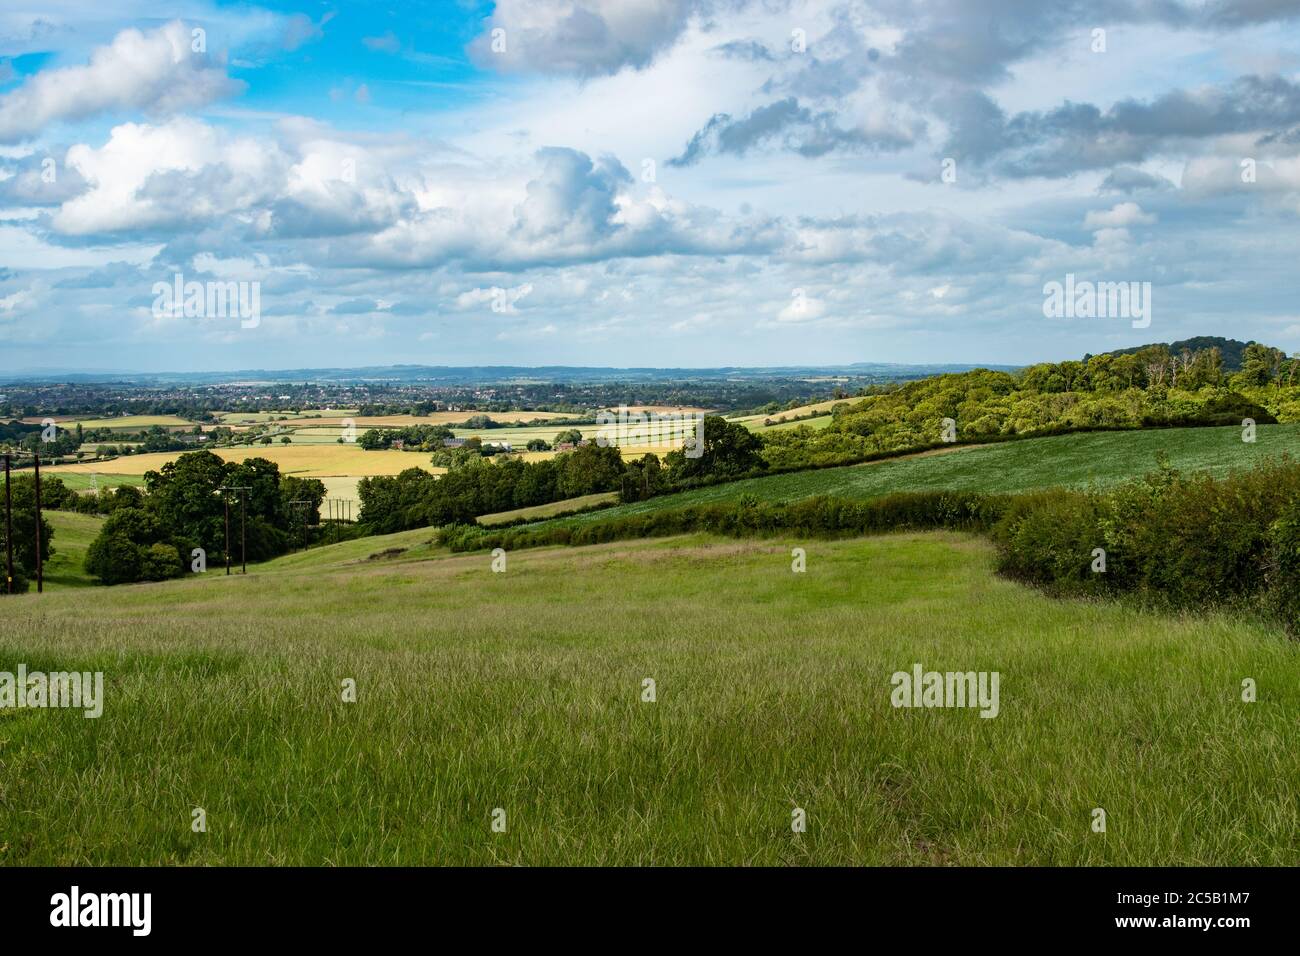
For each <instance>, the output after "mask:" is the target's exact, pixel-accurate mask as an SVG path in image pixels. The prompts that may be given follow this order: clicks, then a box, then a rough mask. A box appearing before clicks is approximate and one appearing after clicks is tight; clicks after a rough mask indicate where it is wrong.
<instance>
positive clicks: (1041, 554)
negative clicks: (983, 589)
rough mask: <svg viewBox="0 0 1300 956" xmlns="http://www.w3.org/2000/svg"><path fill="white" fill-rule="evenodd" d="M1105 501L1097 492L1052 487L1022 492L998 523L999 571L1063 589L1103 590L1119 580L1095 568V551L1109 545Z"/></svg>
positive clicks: (995, 533) (994, 533)
mask: <svg viewBox="0 0 1300 956" xmlns="http://www.w3.org/2000/svg"><path fill="white" fill-rule="evenodd" d="M1102 514H1103V509H1102V504H1101V501H1100V499H1099V498H1098V497H1097V496H1095V495H1090V494H1085V493H1082V492H1077V491H1065V490H1062V489H1051V490H1048V491H1041V492H1034V493H1031V494H1026V495H1020V496H1018V497H1017V498H1016V499H1015V501H1014V502H1012V503H1011V505H1010V506H1009V507H1008V508H1007V511H1006V514H1004V515H1003V517H1002V519H1001V520H1000V521H999V522H998V523H997V524H996V525H995V526H994V527H993V529H992V537H993V541H994V543H995V544H996V545H997V548H998V570H999V571H1001V572H1002V573H1003V574H1006V575H1007V576H1008V577H1012V578H1015V579H1017V580H1020V581H1025V582H1027V583H1029V584H1035V585H1038V586H1039V587H1049V588H1052V589H1055V590H1059V591H1062V592H1077V593H1088V592H1095V591H1103V590H1106V589H1107V588H1109V587H1110V586H1111V584H1112V582H1113V581H1114V580H1115V577H1114V575H1113V574H1112V573H1111V572H1112V571H1113V569H1112V568H1111V566H1110V563H1111V559H1110V555H1109V553H1108V554H1107V555H1106V565H1105V568H1106V572H1107V573H1098V572H1095V571H1093V570H1092V569H1093V567H1094V566H1095V565H1096V558H1097V555H1095V554H1094V551H1095V549H1097V548H1102V547H1105V545H1106V538H1105V533H1104V531H1103V530H1102V523H1101V519H1102Z"/></svg>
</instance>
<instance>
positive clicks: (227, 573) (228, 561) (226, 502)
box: [221, 489, 230, 577]
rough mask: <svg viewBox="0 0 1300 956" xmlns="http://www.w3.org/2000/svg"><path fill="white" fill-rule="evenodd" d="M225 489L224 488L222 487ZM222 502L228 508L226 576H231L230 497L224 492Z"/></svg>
mask: <svg viewBox="0 0 1300 956" xmlns="http://www.w3.org/2000/svg"><path fill="white" fill-rule="evenodd" d="M222 490H223V491H224V489H222ZM221 503H222V505H224V506H225V509H226V548H225V551H226V577H229V576H230V499H229V498H227V497H226V496H225V495H224V494H223V495H222V496H221Z"/></svg>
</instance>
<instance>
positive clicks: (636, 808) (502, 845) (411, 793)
mask: <svg viewBox="0 0 1300 956" xmlns="http://www.w3.org/2000/svg"><path fill="white" fill-rule="evenodd" d="M429 537H430V534H429V532H428V531H423V532H406V533H404V534H402V535H395V536H390V537H389V538H387V539H370V540H368V541H352V542H345V543H343V544H340V545H337V546H334V547H331V548H324V549H319V550H317V551H314V552H307V553H304V554H301V555H291V556H288V557H286V558H282V559H279V560H277V561H275V562H272V563H270V564H268V565H264V566H261V567H258V568H255V569H253V573H250V574H249V575H248V576H247V577H239V576H234V577H230V578H226V577H224V576H221V575H219V574H211V573H210V574H208V575H206V576H204V577H202V578H191V579H187V580H184V581H180V582H169V583H166V584H158V585H141V586H133V587H123V588H116V589H112V590H104V591H97V592H95V594H94V599H95V600H94V605H93V614H90V613H88V611H89V608H88V606H87V602H86V600H85V597H86V595H85V592H73V591H71V590H68V591H63V592H54V593H48V594H45V595H42V596H39V597H38V596H35V595H29V596H26V597H20V598H14V599H5V600H3V601H0V661H2V662H3V667H4V669H7V670H13V669H14V668H15V667H16V665H17V664H18V663H19V662H22V663H25V664H26V665H27V666H28V668H29V669H33V670H35V669H43V670H62V669H72V668H76V669H82V670H92V671H93V670H101V671H103V672H104V674H105V704H104V713H103V716H102V717H101V718H99V719H97V720H87V719H85V718H83V717H82V715H81V713H80V712H73V711H67V710H19V711H15V710H5V711H2V712H0V765H2V766H3V772H2V773H0V863H3V864H8V865H19V864H29V865H30V864H42V865H53V864H72V865H77V864H194V865H202V864H268V863H274V864H437V865H446V864H560V863H581V864H649V863H657V864H668V863H678V864H705V865H712V864H752V865H761V864H840V865H873V864H925V865H928V864H1046V865H1056V864H1102V865H1122V864H1218V865H1227V864H1273V865H1285V866H1294V865H1296V864H1297V863H1300V801H1297V797H1296V790H1295V781H1296V780H1297V779H1298V778H1300V750H1297V748H1296V747H1294V746H1293V745H1292V744H1293V742H1294V737H1295V715H1296V713H1297V712H1300V650H1298V649H1297V645H1296V644H1295V643H1294V642H1290V641H1288V640H1287V639H1285V638H1284V637H1283V636H1282V635H1280V634H1278V633H1276V632H1274V631H1272V630H1269V629H1268V628H1266V627H1264V626H1262V625H1258V624H1254V623H1251V622H1249V621H1241V620H1230V619H1227V618H1225V617H1220V616H1217V615H1208V616H1204V617H1191V616H1179V617H1169V616H1162V615H1159V614H1154V613H1149V612H1142V611H1138V610H1135V609H1133V608H1131V607H1127V606H1125V605H1122V604H1108V603H1086V602H1062V601H1055V600H1052V599H1049V598H1047V597H1044V596H1042V595H1041V594H1038V593H1036V592H1033V591H1029V590H1026V589H1023V588H1022V587H1020V586H1018V585H1015V584H1012V583H1009V582H1007V581H1003V580H1001V579H999V578H997V577H995V576H994V575H993V574H992V573H991V556H990V553H989V550H988V548H987V547H986V546H985V545H984V544H983V543H982V542H980V541H978V540H976V539H972V538H968V537H964V536H960V535H954V534H929V535H920V534H902V535H895V536H887V537H880V538H874V539H862V540H852V541H837V542H800V541H771V540H769V541H762V542H755V541H743V542H735V541H726V542H722V541H718V540H716V539H707V538H700V537H693V538H678V539H671V540H662V541H654V542H635V543H631V544H624V545H608V546H598V547H593V548H583V549H572V550H556V549H548V550H539V551H531V552H522V553H518V554H511V555H510V556H509V566H508V569H507V570H506V572H505V573H501V574H494V573H493V572H492V571H491V570H490V569H489V560H490V559H489V557H488V556H487V555H469V556H457V557H450V556H446V555H444V554H441V553H439V552H438V551H437V549H436V548H433V547H431V546H430V545H429V544H428V539H429ZM793 545H801V546H804V547H806V548H807V549H808V570H807V572H806V573H805V574H797V575H796V574H792V573H791V570H790V548H791V547H792V546H793ZM403 548H405V549H406V550H401V549H403ZM372 555H378V556H376V557H372ZM915 663H919V664H921V665H923V666H924V667H925V668H926V669H934V670H940V671H945V670H963V671H965V670H974V671H996V672H998V673H999V675H1000V679H1001V684H1000V695H999V714H998V716H997V717H996V718H993V719H982V718H981V717H980V716H979V715H978V713H977V712H976V711H975V710H971V709H964V708H962V709H957V708H953V709H901V708H900V709H895V708H894V707H892V706H891V704H890V691H891V684H890V678H891V675H892V674H893V673H894V672H895V671H900V670H902V671H909V670H910V669H911V668H912V666H913V664H915ZM1246 677H1252V678H1254V679H1256V680H1257V681H1258V685H1259V700H1258V701H1257V702H1255V703H1250V704H1246V703H1243V702H1242V701H1241V698H1240V685H1241V681H1242V679H1243V678H1246ZM646 678H651V679H653V680H654V681H655V682H656V695H657V699H656V701H655V702H654V703H644V702H642V701H641V694H642V688H643V681H644V680H645V679H646ZM345 679H353V680H355V681H356V689H357V695H356V701H355V702H354V703H349V702H345V701H343V700H342V695H341V687H342V686H343V685H342V682H343V681H344V680H345ZM195 808H202V809H203V810H204V811H205V812H206V819H207V832H205V833H195V832H193V831H192V829H191V820H192V812H193V810H194V809H195ZM496 808H500V809H501V810H503V811H504V812H505V820H506V830H505V832H500V833H498V832H494V831H493V830H492V828H491V821H492V813H493V810H494V809H496ZM796 808H800V809H803V810H804V811H806V813H807V832H805V833H799V834H796V833H793V832H792V831H791V825H790V824H791V814H792V811H793V810H795V809H796ZM1094 808H1102V809H1104V810H1105V811H1106V814H1107V832H1105V833H1095V832H1093V831H1092V829H1091V826H1090V824H1091V822H1092V819H1093V810H1094Z"/></svg>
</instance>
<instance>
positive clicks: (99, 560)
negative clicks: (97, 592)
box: [86, 532, 144, 584]
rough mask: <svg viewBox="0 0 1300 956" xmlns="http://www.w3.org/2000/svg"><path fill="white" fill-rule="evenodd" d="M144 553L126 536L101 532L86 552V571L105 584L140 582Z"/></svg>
mask: <svg viewBox="0 0 1300 956" xmlns="http://www.w3.org/2000/svg"><path fill="white" fill-rule="evenodd" d="M143 551H144V549H143V548H140V547H138V546H137V545H134V544H132V543H131V541H130V539H128V538H127V537H126V536H125V535H122V534H103V533H102V532H101V533H100V535H99V537H97V538H95V540H94V541H92V542H91V543H90V548H89V550H87V551H86V571H87V572H89V573H90V574H93V575H94V576H95V577H97V578H99V580H100V581H102V582H103V583H104V584H130V583H131V582H133V581H139V580H140V565H141V554H142V553H143Z"/></svg>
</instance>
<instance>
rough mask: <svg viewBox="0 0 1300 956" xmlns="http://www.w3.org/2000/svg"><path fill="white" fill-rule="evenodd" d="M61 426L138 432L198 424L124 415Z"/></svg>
mask: <svg viewBox="0 0 1300 956" xmlns="http://www.w3.org/2000/svg"><path fill="white" fill-rule="evenodd" d="M35 421H36V422H37V423H39V422H40V419H39V418H38V419H35ZM59 424H60V425H65V426H67V427H74V426H76V425H77V424H80V425H81V427H82V428H87V429H89V428H107V429H110V430H111V431H115V432H117V431H123V432H126V431H130V432H138V431H140V430H141V429H143V428H151V427H153V426H154V425H161V426H163V427H165V428H169V429H176V428H184V429H191V428H193V427H194V426H195V424H197V423H196V422H191V421H188V420H187V419H184V418H178V417H177V416H175V415H123V416H121V417H119V418H68V419H61V420H59Z"/></svg>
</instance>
